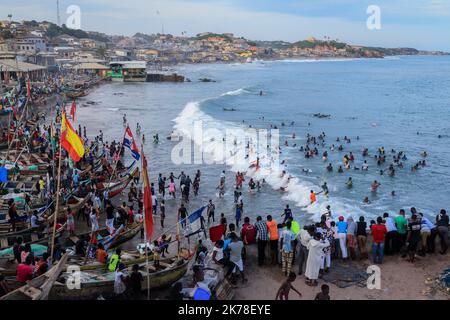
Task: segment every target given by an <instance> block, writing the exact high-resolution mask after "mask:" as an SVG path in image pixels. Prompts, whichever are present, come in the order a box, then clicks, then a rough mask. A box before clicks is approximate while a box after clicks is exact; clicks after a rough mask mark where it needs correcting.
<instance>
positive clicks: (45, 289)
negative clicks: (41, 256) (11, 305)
mask: <svg viewBox="0 0 450 320" xmlns="http://www.w3.org/2000/svg"><path fill="white" fill-rule="evenodd" d="M67 258H68V254H67V253H66V254H65V255H63V256H62V258H61V259H60V260H59V261H58V263H57V264H56V265H55V266H53V267H52V268H51V269H50V270H48V271H47V272H46V273H44V274H43V275H41V276H39V277H37V278H34V279H32V280H30V281H28V282H27V284H26V285H24V286H22V287H20V288H17V289H16V290H13V291H11V292H9V293H7V294H6V295H4V296H3V297H0V300H46V299H47V298H48V295H49V293H50V291H51V289H52V287H53V284H54V283H55V281H56V280H57V279H58V277H59V275H60V273H61V272H62V270H63V268H64V266H65V265H66V262H67Z"/></svg>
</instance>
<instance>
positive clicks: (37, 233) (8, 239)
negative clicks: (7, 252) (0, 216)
mask: <svg viewBox="0 0 450 320" xmlns="http://www.w3.org/2000/svg"><path fill="white" fill-rule="evenodd" d="M65 226H66V225H65V224H64V225H62V226H61V227H60V228H58V229H57V230H56V234H55V237H56V238H57V237H59V236H61V234H62V233H63V232H64V229H65ZM18 236H20V237H22V239H23V245H25V244H27V243H29V244H47V243H48V242H49V241H51V237H52V236H53V234H52V229H51V228H50V230H49V232H47V231H41V230H35V229H30V232H28V233H22V234H11V233H9V234H5V235H0V250H2V249H6V248H9V247H12V246H13V245H14V241H15V240H16V238H17V237H18Z"/></svg>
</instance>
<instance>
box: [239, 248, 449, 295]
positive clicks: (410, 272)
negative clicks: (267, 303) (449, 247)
mask: <svg viewBox="0 0 450 320" xmlns="http://www.w3.org/2000/svg"><path fill="white" fill-rule="evenodd" d="M247 252H248V255H249V257H248V259H247V260H246V266H247V270H246V275H247V277H248V279H249V281H248V283H247V284H246V285H245V286H243V287H239V288H237V289H236V299H242V300H246V299H252V300H273V299H274V298H275V295H276V292H277V290H278V288H279V286H280V285H281V283H282V281H284V279H285V277H284V276H283V275H282V273H281V268H279V267H272V266H268V265H266V266H264V267H258V265H257V259H256V255H257V253H256V246H250V247H248V250H247ZM333 263H335V264H344V265H353V266H357V267H358V268H361V269H363V270H364V269H366V268H367V266H369V265H370V264H371V263H370V262H369V261H368V260H367V261H356V260H355V261H353V262H352V261H350V262H346V263H342V262H340V261H339V260H338V261H337V262H335V261H332V268H331V270H330V273H332V272H333ZM379 266H380V268H381V289H380V290H376V289H374V290H369V289H367V288H361V287H358V286H356V285H353V286H351V287H347V288H339V287H337V286H336V285H334V284H331V283H327V282H325V281H323V280H320V279H319V285H318V286H317V287H310V286H308V285H306V284H305V278H304V276H297V279H296V281H295V282H294V283H293V286H294V287H295V288H296V289H297V290H299V291H300V292H301V293H302V298H299V297H298V295H297V294H296V293H295V292H293V291H291V293H290V295H289V299H290V300H312V299H314V297H315V296H316V294H317V293H318V292H319V291H320V286H321V285H322V284H324V283H326V284H328V285H329V286H330V297H331V299H332V300H449V299H450V297H449V296H448V295H447V294H445V293H443V292H442V291H439V290H433V289H432V288H433V287H434V286H433V284H434V282H433V281H429V280H431V279H432V280H434V278H435V277H436V276H437V275H438V274H440V273H441V272H442V271H443V270H444V269H445V268H448V266H449V261H448V256H447V255H443V256H442V255H439V254H435V255H432V256H427V257H426V258H421V257H418V258H417V260H416V262H415V263H409V262H407V261H406V260H405V259H403V258H401V257H400V256H390V257H386V258H385V261H384V262H383V264H382V265H379ZM293 271H295V272H296V273H297V272H298V263H297V264H295V266H294V269H293Z"/></svg>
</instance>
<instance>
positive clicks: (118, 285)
mask: <svg viewBox="0 0 450 320" xmlns="http://www.w3.org/2000/svg"><path fill="white" fill-rule="evenodd" d="M123 270H125V265H124V264H123V263H119V266H118V267H117V270H116V272H115V276H114V294H115V295H116V298H118V299H120V298H122V297H123V295H124V293H125V291H126V290H127V286H126V285H125V279H126V276H125V273H124V272H123Z"/></svg>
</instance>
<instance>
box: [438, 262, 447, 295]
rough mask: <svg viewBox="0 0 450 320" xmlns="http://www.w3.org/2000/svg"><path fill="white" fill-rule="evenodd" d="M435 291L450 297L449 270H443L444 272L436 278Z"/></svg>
mask: <svg viewBox="0 0 450 320" xmlns="http://www.w3.org/2000/svg"><path fill="white" fill-rule="evenodd" d="M436 282H437V289H439V290H441V291H443V292H444V293H446V294H448V295H450V268H449V269H447V270H444V272H443V273H442V274H441V275H440V276H439V277H438V278H437V281H436Z"/></svg>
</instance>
